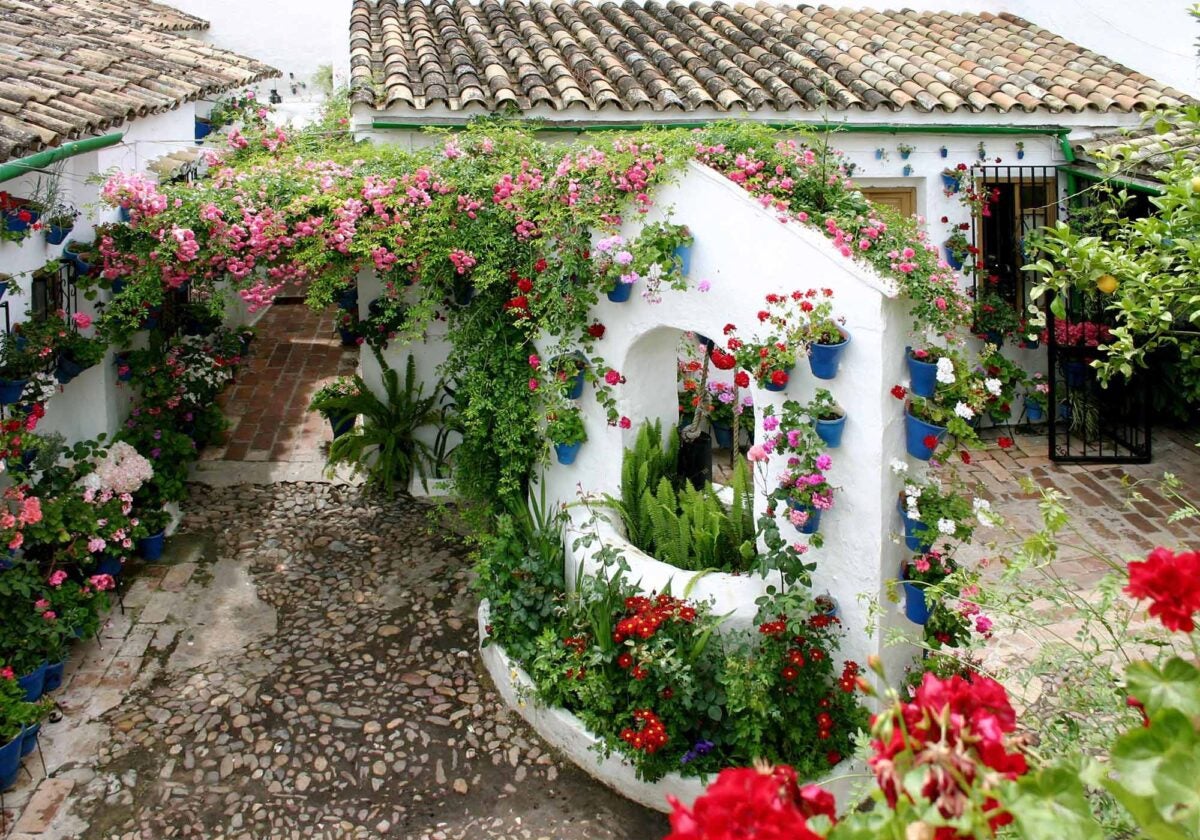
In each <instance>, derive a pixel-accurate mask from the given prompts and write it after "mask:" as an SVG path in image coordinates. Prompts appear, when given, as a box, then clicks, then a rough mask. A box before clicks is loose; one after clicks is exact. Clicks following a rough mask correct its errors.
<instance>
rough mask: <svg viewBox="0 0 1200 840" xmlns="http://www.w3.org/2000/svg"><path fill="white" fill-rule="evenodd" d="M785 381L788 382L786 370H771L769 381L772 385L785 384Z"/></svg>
mask: <svg viewBox="0 0 1200 840" xmlns="http://www.w3.org/2000/svg"><path fill="white" fill-rule="evenodd" d="M787 382H788V375H787V371H786V370H773V371H771V383H772V384H773V385H779V386H780V387H782V386H784V385H786V384H787Z"/></svg>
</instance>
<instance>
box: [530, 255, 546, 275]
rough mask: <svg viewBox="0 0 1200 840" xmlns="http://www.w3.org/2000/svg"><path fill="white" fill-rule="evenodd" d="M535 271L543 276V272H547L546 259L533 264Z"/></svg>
mask: <svg viewBox="0 0 1200 840" xmlns="http://www.w3.org/2000/svg"><path fill="white" fill-rule="evenodd" d="M533 270H534V271H536V272H537V273H538V274H541V273H542V272H543V271H545V270H546V260H545V259H544V258H541V259H539V260H538V261H537V262H535V263H534V264H533Z"/></svg>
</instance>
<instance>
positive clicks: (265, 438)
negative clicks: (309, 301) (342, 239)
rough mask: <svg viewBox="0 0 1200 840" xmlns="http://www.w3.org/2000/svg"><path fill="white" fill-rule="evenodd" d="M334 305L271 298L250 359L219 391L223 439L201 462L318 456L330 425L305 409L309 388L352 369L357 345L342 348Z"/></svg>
mask: <svg viewBox="0 0 1200 840" xmlns="http://www.w3.org/2000/svg"><path fill="white" fill-rule="evenodd" d="M333 324H334V314H333V310H327V311H325V312H320V313H318V312H313V311H312V310H311V309H309V308H308V307H307V306H304V305H303V304H301V303H290V302H289V303H276V304H275V305H274V306H272V307H271V308H270V309H269V310H267V312H266V314H264V315H263V317H262V318H261V319H260V320H259V322H258V338H257V339H256V340H255V342H254V345H253V347H252V349H251V358H250V362H249V364H247V365H246V366H245V368H244V369H243V371H242V372H241V373H240V374H239V375H238V379H237V382H236V383H235V384H234V385H233V386H232V387H230V388H229V389H228V390H227V391H226V392H225V393H224V394H222V395H221V396H220V397H219V398H218V402H219V404H220V405H221V407H222V408H223V409H224V410H225V416H226V417H228V418H229V432H228V434H227V435H226V438H225V439H226V441H227V442H226V444H225V445H224V446H210V447H208V448H207V449H206V450H205V451H204V454H203V456H202V459H203V460H205V461H220V460H225V461H288V462H319V461H323V460H324V459H325V456H324V454H323V453H322V452H321V446H322V444H323V443H325V442H326V441H329V440H331V439H332V434H331V432H330V430H329V424H328V423H326V422H325V421H324V420H323V419H322V418H321V417H320V416H319V415H317V414H314V413H312V412H309V411H308V403H309V400H310V399H311V398H312V395H313V393H314V392H315V391H316V390H317V388H319V387H320V386H321V384H322V383H324V382H325V381H327V380H328V379H330V378H332V377H334V376H337V375H339V374H350V373H353V372H354V370H355V368H356V366H357V364H358V351H357V349H353V348H343V347H342V346H341V342H340V341H339V340H338V336H337V333H336V332H335V331H334V327H333Z"/></svg>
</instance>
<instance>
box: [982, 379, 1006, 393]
mask: <svg viewBox="0 0 1200 840" xmlns="http://www.w3.org/2000/svg"><path fill="white" fill-rule="evenodd" d="M983 387H985V388H987V389H988V393H989V394H991V395H992V396H993V397H998V396H1000V389H1001V388H1002V387H1003V386H1002V385H1001V384H1000V380H999V379H985V380H983Z"/></svg>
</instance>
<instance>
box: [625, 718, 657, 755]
mask: <svg viewBox="0 0 1200 840" xmlns="http://www.w3.org/2000/svg"><path fill="white" fill-rule="evenodd" d="M633 718H634V720H636V721H638V723H639V724H640V725H639V728H637V729H631V728H630V727H625V728H624V729H622V730H621V740H622V741H624V742H625V743H627V744H629V746H631V747H633V748H634V749H635V750H641V751H642V752H644V753H646V754H647V755H654V753H656V752H658V751H659V750H661V749H662V748H663V747H665V746H666V745H667V740H668V739H667V728H666V727H665V726H663V722H662V721H661V720H659V719H658V715H656V714H654V712H652V711H650V710H649V709H638V710H636V711H635V712H634V713H633Z"/></svg>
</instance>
